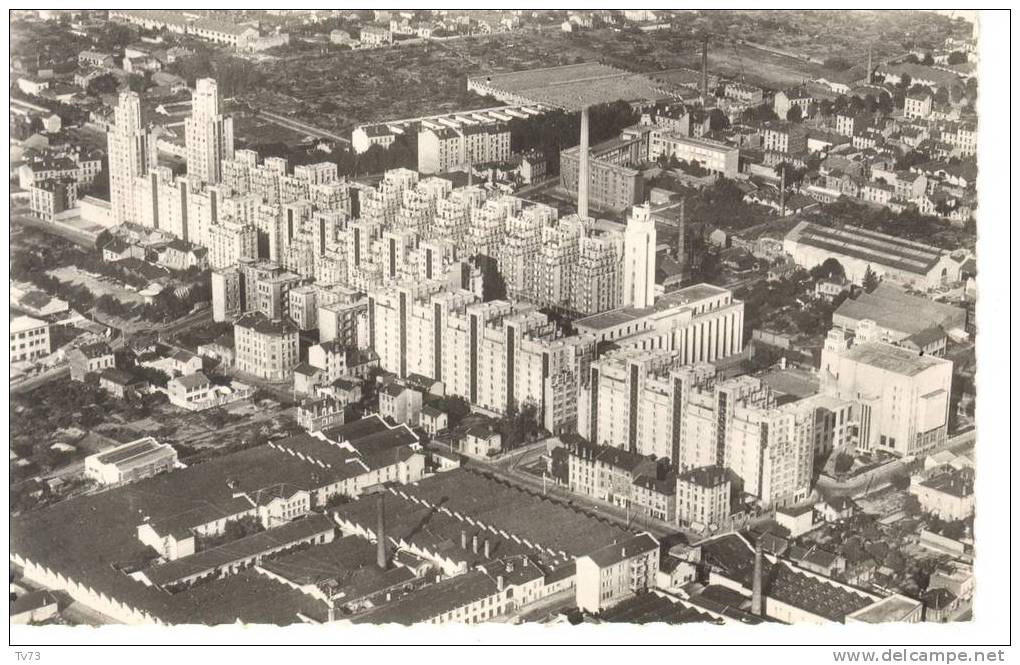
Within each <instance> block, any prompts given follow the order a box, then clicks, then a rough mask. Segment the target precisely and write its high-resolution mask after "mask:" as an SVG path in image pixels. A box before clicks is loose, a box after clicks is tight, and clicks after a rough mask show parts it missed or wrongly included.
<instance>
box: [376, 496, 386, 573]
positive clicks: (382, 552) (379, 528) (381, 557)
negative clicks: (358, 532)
mask: <svg viewBox="0 0 1020 665" xmlns="http://www.w3.org/2000/svg"><path fill="white" fill-rule="evenodd" d="M376 505H377V518H378V522H377V524H376V529H375V541H376V552H375V562H376V565H378V566H379V568H380V569H382V570H386V494H385V493H383V492H380V493H379V502H378V503H377V504H376Z"/></svg>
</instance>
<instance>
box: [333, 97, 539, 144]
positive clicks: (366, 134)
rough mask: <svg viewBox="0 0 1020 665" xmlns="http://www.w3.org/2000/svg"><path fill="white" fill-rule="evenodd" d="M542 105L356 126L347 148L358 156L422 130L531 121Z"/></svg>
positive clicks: (498, 107) (443, 114)
mask: <svg viewBox="0 0 1020 665" xmlns="http://www.w3.org/2000/svg"><path fill="white" fill-rule="evenodd" d="M551 108H552V107H551V106H548V105H546V104H510V105H507V106H494V107H491V108H484V109H476V110H472V111H458V112H455V113H442V114H438V115H425V116H419V117H416V118H401V119H399V120H386V121H383V122H375V123H366V124H364V125H358V126H357V127H355V128H354V129H353V130H351V147H353V148H354V151H355V152H356V153H358V154H361V153H364V152H366V151H368V149H369V148H371V147H372V146H373V145H379V146H382V147H383V148H386V147H388V146H389V145H390V144H391V143H393V142H394V141H395V140H396V139H397V137H398V136H401V135H417V134H418V132H419V131H421V130H423V129H426V128H434V129H438V128H440V127H448V128H450V129H455V130H457V129H463V128H466V127H479V126H487V125H497V124H502V123H507V122H510V121H511V120H513V119H514V118H531V117H533V116H537V115H541V114H543V113H546V112H547V111H549V110H551Z"/></svg>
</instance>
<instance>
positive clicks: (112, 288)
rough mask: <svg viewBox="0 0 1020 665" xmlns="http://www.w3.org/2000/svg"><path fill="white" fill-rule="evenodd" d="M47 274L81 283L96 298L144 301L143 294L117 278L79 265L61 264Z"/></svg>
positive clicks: (61, 279) (127, 302)
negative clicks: (132, 289)
mask: <svg viewBox="0 0 1020 665" xmlns="http://www.w3.org/2000/svg"><path fill="white" fill-rule="evenodd" d="M46 274H48V275H51V276H53V277H56V278H57V279H59V280H60V281H62V282H71V283H73V284H81V285H83V286H85V287H86V288H88V290H89V291H91V292H92V294H93V295H94V296H95V297H96V298H99V297H100V296H104V295H111V296H113V297H114V298H116V299H117V300H119V301H121V302H122V303H124V304H125V305H135V304H138V303H141V302H143V301H144V298H142V296H140V295H138V294H137V293H136V292H134V291H131V290H130V289H127V288H125V287H124V285H123V284H122V283H120V282H118V281H117V280H115V279H111V278H109V277H102V276H99V275H93V274H91V273H87V272H85V271H83V270H82V269H81V268H78V267H77V266H61V267H60V268H56V269H54V270H49V271H47V273H46Z"/></svg>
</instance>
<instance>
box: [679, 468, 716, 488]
mask: <svg viewBox="0 0 1020 665" xmlns="http://www.w3.org/2000/svg"><path fill="white" fill-rule="evenodd" d="M727 478H728V476H727V475H726V469H725V468H723V467H721V466H715V465H712V466H702V467H698V468H696V469H690V470H688V471H684V472H683V473H681V474H680V480H683V481H685V482H688V483H693V484H695V485H699V486H701V487H708V488H711V487H718V486H719V485H722V484H723V483H725V482H726V481H727Z"/></svg>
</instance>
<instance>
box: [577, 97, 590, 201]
mask: <svg viewBox="0 0 1020 665" xmlns="http://www.w3.org/2000/svg"><path fill="white" fill-rule="evenodd" d="M588 152H589V151H588V107H587V106H585V107H583V108H582V109H581V145H580V147H579V148H578V152H577V215H578V217H580V218H581V219H585V218H587V217H588V183H589V181H590V179H591V176H590V175H589V172H588V160H589V159H590V156H589V154H588Z"/></svg>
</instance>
